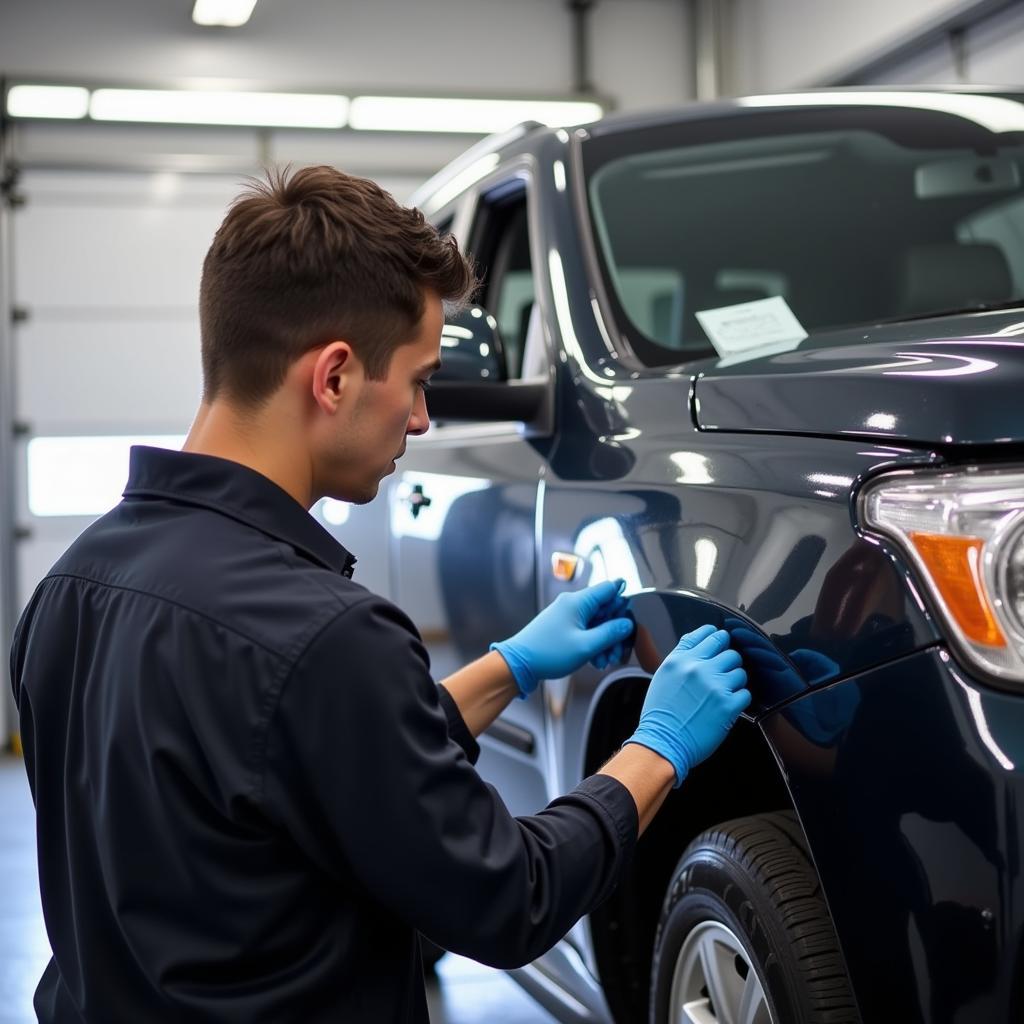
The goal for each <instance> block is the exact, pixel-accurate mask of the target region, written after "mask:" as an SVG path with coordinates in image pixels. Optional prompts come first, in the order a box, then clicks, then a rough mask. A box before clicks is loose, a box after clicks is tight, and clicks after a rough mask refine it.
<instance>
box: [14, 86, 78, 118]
mask: <svg viewBox="0 0 1024 1024" xmlns="http://www.w3.org/2000/svg"><path fill="white" fill-rule="evenodd" d="M88 112H89V90H88V89H81V88H79V87H78V86H75V85H15V86H12V87H11V88H10V90H9V91H8V93H7V113H8V114H10V115H11V117H61V118H68V119H73V118H77V117H85V115H86V114H87V113H88Z"/></svg>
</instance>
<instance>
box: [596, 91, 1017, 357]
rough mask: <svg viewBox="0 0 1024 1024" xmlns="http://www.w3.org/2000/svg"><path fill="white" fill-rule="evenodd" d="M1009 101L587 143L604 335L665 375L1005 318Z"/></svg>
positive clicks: (1013, 106) (654, 130)
mask: <svg viewBox="0 0 1024 1024" xmlns="http://www.w3.org/2000/svg"><path fill="white" fill-rule="evenodd" d="M941 95H942V94H936V96H939V97H941ZM954 98H955V99H957V100H965V99H967V98H966V97H964V96H962V95H958V96H956V97H954ZM1016 99H1018V98H1010V97H987V96H979V97H974V100H975V101H977V100H980V101H981V104H982V106H981V107H980V108H979V110H980V111H981V113H985V111H984V103H985V101H987V100H995V101H996V102H997V104H1001V105H1002V106H1001V107H998V108H996V109H995V113H997V114H1000V113H1001V114H1002V115H1003V119H1002V120H1001V121H1000V120H998V118H993V117H980V116H979V117H977V118H974V117H971V116H968V114H967V113H965V112H964V111H965V110H968V111H969V109H970V108H966V107H964V108H962V109H957V112H955V113H951V112H946V111H942V110H936V109H925V110H922V109H915V108H908V107H892V108H888V107H874V108H873V107H851V106H846V107H835V108H832V109H823V108H821V107H814V108H810V109H801V110H786V111H779V110H762V111H751V110H740V111H737V112H731V113H729V114H727V115H725V116H719V117H716V118H713V119H708V120H680V121H678V122H675V123H661V124H657V125H647V126H644V127H640V128H634V129H628V128H625V127H618V128H616V127H614V126H609V127H605V128H604V129H601V128H600V127H599V128H598V129H596V130H595V133H594V134H593V135H592V137H591V138H590V139H588V140H587V141H586V142H585V143H584V146H583V169H584V176H585V182H586V189H587V197H588V206H589V211H590V216H591V223H592V228H593V232H592V234H593V238H594V244H595V248H596V255H597V262H598V264H599V266H600V271H601V274H602V276H603V278H604V283H605V292H606V295H607V296H608V302H609V304H610V307H611V312H612V314H613V316H614V318H615V320H616V321H617V323H618V326H619V328H620V330H621V331H622V332H623V333H624V334H625V336H626V338H627V339H628V340H629V342H630V344H631V346H632V348H633V349H634V351H635V352H636V353H637V355H638V356H639V357H640V358H641V359H642V360H643V361H644V362H646V363H647V364H648V365H667V364H672V363H679V362H683V361H685V360H688V359H693V358H699V357H704V356H709V355H714V354H716V352H717V354H718V355H719V356H728V355H730V354H731V353H732V352H733V351H734V350H735V349H737V348H738V349H739V350H743V349H744V348H745V347H746V348H748V349H753V350H755V351H757V350H762V351H763V350H764V346H766V345H767V346H770V345H771V343H772V340H773V339H774V340H775V342H776V343H778V342H779V340H780V339H781V340H782V342H783V344H782V348H786V347H789V348H793V347H796V346H797V345H798V344H801V341H800V339H801V338H803V337H805V336H806V335H809V338H808V340H807V341H805V342H802V344H803V346H804V347H809V346H814V347H819V346H821V345H827V344H832V343H834V344H840V343H843V342H844V341H848V340H849V338H850V336H849V335H839V334H837V335H835V336H834V337H833V338H829V337H828V336H827V332H828V331H830V330H834V329H836V328H841V327H850V326H853V325H864V324H872V323H878V322H880V321H884V320H894V319H913V318H915V317H921V316H925V315H928V314H931V313H942V312H952V311H959V310H975V309H985V308H997V307H1000V306H1005V305H1007V304H1014V303H1016V302H1017V301H1018V300H1021V299H1022V297H1024V189H1022V181H1024V133H1022V131H1021V129H1022V128H1024V103H1020V102H1016ZM968 102H970V101H968ZM932 103H933V105H936V104H937V103H938V105H941V101H936V100H934V99H933V100H932ZM1015 111H1016V116H1015V117H1014V116H1010V115H1013V114H1014V112H1015ZM761 300H772V301H770V302H768V303H764V302H763V301H761ZM751 302H761V304H760V305H756V306H744V305H743V304H747V303H751ZM1022 304H1024V303H1022ZM737 306H743V308H742V309H739V310H736V309H732V307H737ZM709 310H710V311H719V312H717V313H711V314H710V315H707V314H706V311H709ZM699 314H705V315H702V316H700V315H699ZM780 331H781V334H780ZM783 335H784V336H785V338H783V337H782V336H783ZM787 339H788V340H787Z"/></svg>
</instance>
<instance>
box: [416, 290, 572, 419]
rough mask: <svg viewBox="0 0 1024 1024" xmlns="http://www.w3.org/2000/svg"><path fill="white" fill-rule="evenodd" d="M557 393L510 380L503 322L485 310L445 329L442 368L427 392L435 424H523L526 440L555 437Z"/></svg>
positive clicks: (467, 312) (470, 311)
mask: <svg viewBox="0 0 1024 1024" xmlns="http://www.w3.org/2000/svg"><path fill="white" fill-rule="evenodd" d="M552 409H553V393H552V388H551V387H550V386H549V383H548V382H547V381H545V382H543V383H536V382H532V381H531V382H527V381H521V380H509V379H508V368H507V366H506V363H505V346H504V345H503V344H502V341H501V334H500V332H499V331H498V322H497V321H496V320H495V319H494V317H493V316H491V314H490V313H488V312H487V310H486V309H484V308H483V306H470V307H468V308H467V309H464V310H463V311H462V312H461V313H459V314H458V316H455V317H452V318H451V319H450V320H449V321H448V322H447V323H445V325H444V327H443V328H442V329H441V368H440V369H439V370H438V371H437V372H436V373H435V374H434V376H433V378H432V379H431V382H430V390H429V391H428V392H427V412H428V413H429V415H430V417H431V419H436V420H476V421H477V422H482V423H502V422H505V421H507V420H511V421H513V422H518V423H522V424H524V425H525V426H526V428H527V431H526V432H527V434H528V435H532V434H546V433H547V432H549V431H550V425H551V421H552Z"/></svg>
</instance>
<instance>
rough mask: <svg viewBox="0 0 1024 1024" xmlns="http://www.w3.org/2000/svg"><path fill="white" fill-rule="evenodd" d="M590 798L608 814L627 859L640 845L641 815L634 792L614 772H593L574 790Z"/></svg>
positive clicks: (607, 816) (606, 815)
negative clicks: (638, 837) (609, 773)
mask: <svg viewBox="0 0 1024 1024" xmlns="http://www.w3.org/2000/svg"><path fill="white" fill-rule="evenodd" d="M573 792H574V793H576V794H578V795H580V796H585V797H587V798H589V800H590V801H591V803H593V804H596V805H597V806H598V807H599V808H600V809H601V811H602V812H603V813H604V816H605V818H606V819H607V820H608V822H609V824H610V825H611V826H612V829H613V830H614V833H615V835H616V836H617V837H618V840H619V848H620V850H621V851H622V855H623V858H624V859H626V860H628V859H629V857H630V855H631V854H632V852H633V847H634V846H636V840H637V834H638V833H639V831H640V818H639V815H638V814H637V810H636V801H635V800H634V799H633V794H632V793H630V791H629V790H628V789H626V787H625V786H624V785H623V784H622V783H621V782H619V780H618V779H615V778H612V776H611V775H591V776H589V777H588V778H586V779H584V780H583V781H582V782H581V783H580V784H579V785H578V786H577V787H576V788H575V790H573Z"/></svg>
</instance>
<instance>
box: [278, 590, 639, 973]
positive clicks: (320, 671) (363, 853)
mask: <svg viewBox="0 0 1024 1024" xmlns="http://www.w3.org/2000/svg"><path fill="white" fill-rule="evenodd" d="M427 664H428V662H427V656H426V651H425V650H424V649H423V645H422V644H421V643H420V641H419V639H418V637H417V636H416V633H415V630H414V628H413V626H412V624H411V623H410V622H409V620H408V619H407V618H406V617H405V615H404V614H403V613H402V612H401V611H400V610H399V609H397V608H395V607H394V606H393V605H390V604H389V603H388V602H386V601H383V600H381V599H379V598H370V599H367V600H365V601H363V602H362V603H360V604H358V605H355V606H353V607H352V608H350V609H348V610H347V611H345V612H343V613H341V615H339V616H338V617H337V618H336V619H335V620H334V622H332V623H331V624H330V625H329V626H328V627H327V628H325V629H324V630H323V631H322V632H321V634H320V635H319V636H318V637H317V638H316V639H315V640H314V641H313V642H312V644H311V645H310V647H309V648H308V649H307V651H306V653H305V654H304V655H303V656H302V658H301V659H300V661H299V663H298V664H297V665H296V667H295V668H294V670H293V671H292V673H291V676H290V678H289V679H288V680H287V681H286V682H285V684H284V686H283V688H282V690H281V693H280V696H279V699H278V703H277V707H276V709H275V711H274V714H273V718H272V719H271V722H270V727H269V730H268V733H267V747H266V761H265V769H264V772H263V777H262V778H263V781H262V793H261V794H260V795H259V796H260V799H261V800H262V804H263V807H264V810H265V813H267V814H268V816H269V817H270V818H271V820H273V821H275V822H277V823H278V824H279V825H280V826H281V827H283V828H284V829H286V830H287V831H288V832H289V833H290V834H291V835H292V837H293V838H294V839H295V841H296V842H297V843H298V844H299V845H300V846H301V847H302V848H303V849H304V850H305V851H306V853H307V854H308V855H309V856H310V857H311V858H312V859H313V860H314V861H315V862H316V863H317V864H319V865H320V866H321V867H322V868H323V869H324V870H325V871H326V872H328V873H329V874H330V875H331V876H332V877H335V878H338V879H339V880H341V879H345V878H346V877H347V878H348V879H349V880H351V881H353V882H354V883H355V884H357V885H358V886H359V887H360V888H363V889H365V890H366V891H368V892H369V894H370V895H371V896H372V897H373V898H375V899H376V900H377V901H379V902H380V903H382V904H384V905H385V906H387V907H388V908H389V909H390V910H391V911H392V912H393V913H395V914H396V915H398V916H399V917H401V918H402V919H404V920H405V921H407V922H408V923H409V924H410V925H411V926H412V927H414V928H416V929H417V930H419V931H421V932H422V933H423V934H425V935H426V936H428V937H429V938H430V939H432V940H433V941H434V942H436V943H437V944H438V945H440V946H443V947H444V948H445V949H450V950H452V951H453V952H456V953H461V954H463V955H466V956H469V957H472V958H473V959H475V960H478V961H480V962H482V963H486V964H490V965H492V966H495V967H504V968H512V967H518V966H521V965H523V964H525V963H529V962H530V961H531V960H534V959H536V957H538V956H540V954H541V953H543V952H545V951H546V950H548V949H549V948H550V947H551V946H553V945H554V944H555V943H556V942H557V941H558V940H559V939H560V938H561V937H562V936H563V935H564V934H565V933H566V932H567V931H568V930H569V929H570V928H571V927H572V925H573V924H574V923H575V922H576V921H577V920H578V919H579V918H580V917H581V916H583V915H584V914H586V913H589V912H590V911H591V910H592V909H593V908H594V907H595V906H597V905H598V904H599V903H600V902H601V901H602V900H604V899H605V898H606V897H607V896H608V895H609V894H610V893H611V891H612V890H613V889H614V887H615V885H616V884H617V882H618V880H619V877H620V875H621V873H622V871H623V869H624V867H625V865H626V863H627V861H628V858H629V855H630V854H631V852H632V848H633V846H634V844H635V842H636V834H637V814H636V806H635V804H634V802H633V798H632V796H631V795H630V794H629V792H628V790H626V788H625V787H624V786H622V785H621V783H619V782H618V781H616V780H615V779H612V778H610V777H608V776H595V777H593V778H590V779H587V780H585V781H584V782H583V783H581V784H580V785H579V786H578V787H577V788H576V789H575V790H573V791H572V792H571V793H569V794H567V795H566V796H563V797H561V798H559V799H558V800H555V801H554V802H553V803H551V804H550V805H549V806H548V807H547V808H545V809H544V810H542V811H540V813H538V814H536V815H532V816H529V817H520V818H515V817H513V816H512V815H511V814H510V813H509V811H508V809H507V808H506V807H505V805H504V803H503V802H502V800H501V798H500V796H499V795H498V793H497V791H496V790H494V789H493V787H491V786H489V785H487V784H486V783H485V782H484V781H483V780H482V779H481V778H480V776H479V775H478V774H477V773H476V770H475V769H474V768H473V766H472V765H471V764H470V762H469V759H468V758H467V756H466V751H465V749H464V748H463V747H462V746H460V745H459V743H457V742H455V741H453V739H452V736H451V734H450V726H449V722H450V719H449V718H448V717H447V716H446V713H445V710H444V709H443V704H442V702H443V701H444V697H443V696H439V689H438V687H437V686H436V685H435V684H434V682H433V680H432V679H431V678H430V674H429V672H428V669H427ZM449 699H450V697H449ZM453 703H454V702H453ZM460 717H461V716H460ZM463 728H465V726H464V725H463Z"/></svg>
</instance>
